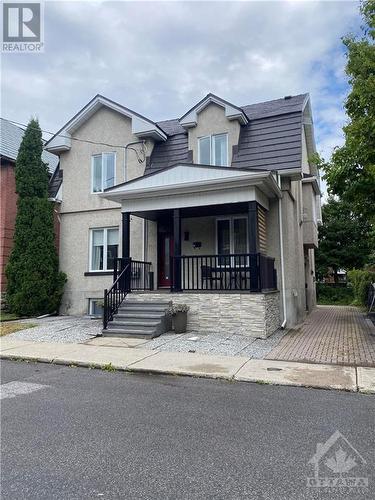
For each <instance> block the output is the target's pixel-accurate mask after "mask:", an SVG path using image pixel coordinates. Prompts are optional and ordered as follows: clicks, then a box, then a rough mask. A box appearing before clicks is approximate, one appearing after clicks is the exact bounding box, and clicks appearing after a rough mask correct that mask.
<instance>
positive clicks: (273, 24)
mask: <svg viewBox="0 0 375 500" xmlns="http://www.w3.org/2000/svg"><path fill="white" fill-rule="evenodd" d="M358 5H359V4H358V2H352V1H345V0H341V1H339V2H331V1H298V0H285V1H272V2H270V1H258V2H253V1H241V2H195V1H194V2H157V1H155V2H140V1H138V2H93V1H85V2H82V1H79V2H78V1H70V2H63V1H47V2H45V18H44V28H45V44H44V53H41V54H34V53H30V54H14V53H8V54H2V74H1V100H2V110H1V115H2V116H3V117H4V118H8V119H10V120H15V121H18V122H21V123H27V122H28V120H29V119H30V117H31V116H36V117H38V118H39V121H40V124H41V127H42V129H44V130H47V131H52V132H56V131H57V130H58V129H59V128H61V127H62V126H63V125H64V124H65V123H66V122H67V121H68V120H69V119H70V118H71V117H72V116H73V115H74V114H75V113H76V112H77V111H78V110H79V109H81V108H82V107H83V106H84V105H85V104H86V103H87V102H88V101H89V100H90V99H91V98H92V97H93V96H94V95H95V94H97V93H100V94H103V95H105V96H106V97H108V98H110V99H113V100H115V101H117V102H119V103H121V104H123V105H124V106H126V107H128V108H131V109H133V110H135V111H137V112H139V113H141V114H143V115H145V116H147V117H148V118H150V119H152V120H155V121H159V120H164V119H169V118H178V117H180V116H182V115H183V114H184V113H185V112H186V111H187V110H188V109H189V108H190V107H192V106H193V105H194V104H195V103H196V102H198V101H199V100H200V99H201V98H202V97H204V96H205V95H206V94H207V93H208V92H213V93H214V94H217V95H219V96H220V97H222V98H224V99H226V100H228V101H230V102H232V103H234V104H236V105H238V106H241V105H245V104H251V103H254V102H260V101H265V100H270V99H276V98H279V97H284V96H285V95H293V94H299V93H305V92H309V93H310V96H311V101H312V109H313V117H314V124H315V134H316V141H317V149H318V151H319V152H320V153H321V154H322V155H323V156H324V157H325V158H326V159H328V158H329V156H330V154H331V152H332V148H333V147H335V146H337V145H340V144H341V143H342V131H341V128H342V125H343V124H344V123H345V113H344V109H343V102H344V99H345V96H346V95H347V93H348V85H347V79H346V76H345V72H344V69H345V53H344V46H343V44H342V41H341V37H342V36H344V35H345V34H347V33H358V32H359V29H360V22H361V20H360V16H359V13H358ZM45 137H46V138H49V137H50V136H48V135H45Z"/></svg>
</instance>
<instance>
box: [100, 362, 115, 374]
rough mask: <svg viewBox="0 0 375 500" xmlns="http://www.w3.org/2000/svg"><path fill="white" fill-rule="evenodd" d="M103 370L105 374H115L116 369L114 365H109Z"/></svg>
mask: <svg viewBox="0 0 375 500" xmlns="http://www.w3.org/2000/svg"><path fill="white" fill-rule="evenodd" d="M102 370H103V371H105V372H115V371H116V368H115V367H114V366H113V365H112V363H108V364H107V365H104V366H103V367H102Z"/></svg>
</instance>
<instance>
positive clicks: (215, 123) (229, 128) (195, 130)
mask: <svg viewBox="0 0 375 500" xmlns="http://www.w3.org/2000/svg"><path fill="white" fill-rule="evenodd" d="M240 130H241V126H240V124H239V123H238V121H237V120H228V118H227V117H226V116H225V110H224V108H222V107H221V106H218V105H217V104H209V105H208V106H206V107H205V108H204V109H203V110H202V111H201V112H200V113H199V114H198V117H197V126H196V127H192V128H190V129H189V138H188V140H189V149H190V150H192V151H193V162H194V163H199V158H198V138H199V137H204V136H206V135H213V134H223V133H227V134H228V165H230V164H231V163H232V147H233V146H237V145H238V139H239V135H240Z"/></svg>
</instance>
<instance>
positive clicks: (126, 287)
mask: <svg viewBox="0 0 375 500" xmlns="http://www.w3.org/2000/svg"><path fill="white" fill-rule="evenodd" d="M153 288H154V275H153V273H152V272H151V262H143V261H141V260H133V259H131V258H129V259H126V258H116V259H114V262H113V284H112V286H111V288H110V289H109V290H107V289H106V290H104V307H103V328H104V329H105V328H107V326H108V322H109V321H111V320H112V319H113V315H114V314H116V312H117V311H118V308H119V307H120V305H121V303H122V301H123V300H124V298H125V297H126V295H127V294H128V293H130V292H131V291H132V290H137V291H140V290H153Z"/></svg>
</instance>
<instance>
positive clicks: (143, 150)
mask: <svg viewBox="0 0 375 500" xmlns="http://www.w3.org/2000/svg"><path fill="white" fill-rule="evenodd" d="M2 120H5V121H6V122H9V123H13V124H14V125H18V126H20V127H25V128H27V125H26V124H25V123H20V122H16V121H14V120H8V118H2ZM31 128H33V129H35V130H37V129H36V127H31ZM38 130H39V129H38ZM40 130H41V131H42V132H43V133H44V134H50V135H52V136H56V137H63V138H64V139H70V140H71V141H78V142H85V143H87V144H95V145H97V146H107V147H109V148H125V147H126V144H125V145H124V144H121V145H118V144H108V143H107V142H96V141H90V140H89V139H79V138H78V137H70V136H69V135H64V134H55V133H54V132H49V131H48V130H43V129H40ZM128 149H131V150H133V151H134V152H135V154H136V155H137V159H138V161H139V162H140V163H142V162H144V160H145V156H146V150H145V142H144V141H143V146H142V148H141V152H142V156H143V159H142V158H141V157H140V156H139V152H138V151H137V150H136V149H135V148H132V147H128ZM140 160H142V161H140Z"/></svg>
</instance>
